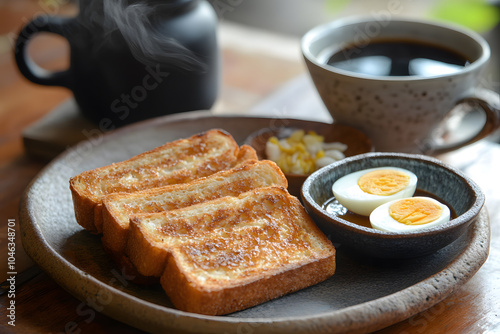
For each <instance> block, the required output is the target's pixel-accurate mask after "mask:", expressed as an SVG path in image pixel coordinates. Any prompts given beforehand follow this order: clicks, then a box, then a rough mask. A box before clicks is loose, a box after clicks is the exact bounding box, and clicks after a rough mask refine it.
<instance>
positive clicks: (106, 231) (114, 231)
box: [102, 160, 288, 255]
mask: <svg viewBox="0 0 500 334" xmlns="http://www.w3.org/2000/svg"><path fill="white" fill-rule="evenodd" d="M259 164H260V165H262V164H265V165H266V166H269V167H270V169H271V170H272V171H274V172H275V174H276V178H277V179H278V180H277V182H275V184H267V185H266V186H281V187H287V184H288V182H287V179H286V177H285V175H284V174H283V172H282V171H281V169H280V168H279V167H278V165H276V164H275V163H274V162H272V161H269V160H265V161H258V160H247V161H244V162H243V163H241V164H239V165H238V166H236V167H234V168H232V169H227V170H224V171H220V172H217V173H214V174H212V175H210V176H207V177H205V178H201V179H197V180H193V181H191V182H188V183H182V184H174V185H168V186H164V187H158V188H151V189H147V190H143V191H139V192H135V193H129V194H126V193H115V194H110V195H107V196H105V197H104V199H103V210H102V219H103V235H102V243H103V245H104V246H105V247H107V248H108V249H109V250H110V251H112V252H115V253H117V255H118V254H120V253H123V252H124V250H125V246H126V240H127V237H128V226H123V225H122V223H121V222H120V221H119V220H118V218H117V217H116V212H115V211H116V208H114V207H113V206H112V201H114V200H115V199H117V198H127V197H129V198H130V197H137V198H138V200H140V197H143V198H148V197H149V198H150V197H152V196H157V195H161V194H163V193H171V192H182V191H183V190H184V189H187V188H192V187H197V186H199V185H206V184H207V183H210V182H211V180H213V179H214V178H220V177H224V178H229V177H231V176H232V175H234V174H238V173H243V172H245V171H248V170H252V169H253V168H254V167H255V168H258V167H259ZM214 190H215V189H214ZM248 190H250V188H249V189H247V190H243V191H241V192H240V193H242V192H245V191H248ZM238 194H239V193H238ZM234 195H237V194H236V193H235V194H234ZM223 196H227V195H223ZM230 196H231V195H230ZM205 197H206V194H204V195H203V196H201V195H200V196H199V197H197V198H193V199H192V201H194V202H192V203H191V204H195V202H199V198H205ZM210 197H211V198H208V199H206V200H210V199H215V198H217V197H221V196H218V195H217V194H214V195H213V196H210ZM206 200H204V201H206ZM191 204H189V203H188V205H191ZM177 208H180V207H177ZM154 212H157V211H144V212H143V213H154Z"/></svg>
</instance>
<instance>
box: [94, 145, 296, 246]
mask: <svg viewBox="0 0 500 334" xmlns="http://www.w3.org/2000/svg"><path fill="white" fill-rule="evenodd" d="M252 150H253V149H252ZM268 186H277V187H284V188H286V187H287V180H286V177H285V175H284V174H283V172H282V171H281V169H280V168H279V167H278V166H277V165H276V164H275V163H274V162H272V161H269V160H263V161H257V160H247V161H245V162H244V163H242V164H240V165H239V166H238V167H235V168H232V169H229V170H225V171H220V172H218V173H215V174H212V175H210V176H208V177H205V178H201V179H198V180H194V181H191V182H188V183H183V184H176V185H169V186H165V187H158V188H153V189H148V190H143V191H140V192H135V193H131V194H124V193H117V194H110V195H107V196H105V197H104V199H103V204H104V205H103V207H104V209H103V211H102V218H103V221H104V224H103V229H102V231H103V237H102V242H103V244H104V245H105V246H106V247H107V248H108V249H109V250H111V251H113V252H115V253H123V252H124V250H125V246H126V242H127V238H128V230H129V220H130V216H131V215H133V214H138V213H154V212H161V211H166V210H173V209H179V208H183V207H187V206H190V205H193V204H197V203H201V202H205V201H208V200H213V199H216V198H219V197H223V196H237V195H239V194H241V193H244V192H246V191H249V190H252V189H255V188H259V187H268Z"/></svg>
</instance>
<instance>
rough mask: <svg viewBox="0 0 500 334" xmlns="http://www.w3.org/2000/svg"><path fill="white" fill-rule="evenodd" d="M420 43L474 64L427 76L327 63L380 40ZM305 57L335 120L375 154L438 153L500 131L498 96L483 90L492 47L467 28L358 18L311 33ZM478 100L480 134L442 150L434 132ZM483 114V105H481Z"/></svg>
mask: <svg viewBox="0 0 500 334" xmlns="http://www.w3.org/2000/svg"><path fill="white" fill-rule="evenodd" d="M391 39H392V40H414V41H418V42H420V43H426V44H429V45H440V46H442V47H443V48H447V49H451V50H456V51H457V52H459V53H461V54H463V55H464V56H465V57H466V58H467V59H469V60H470V64H468V65H466V66H464V67H463V68H461V69H460V70H458V71H456V72H453V73H448V74H439V75H432V74H431V75H429V76H425V77H424V76H410V75H407V76H379V75H373V74H366V73H357V72H354V71H348V70H344V69H341V68H338V67H334V66H332V65H328V64H327V61H328V59H329V57H330V56H331V55H332V54H334V53H335V52H339V51H341V50H343V49H345V48H346V47H348V46H353V45H354V46H355V47H356V48H363V47H365V46H366V45H368V44H369V43H371V42H373V41H377V40H391ZM301 47H302V53H303V56H304V59H305V62H306V64H307V67H308V70H309V73H310V76H311V78H312V80H313V82H314V84H315V86H316V89H317V91H318V93H319V95H320V97H321V99H322V100H323V103H324V104H325V106H326V107H327V109H328V111H329V112H330V114H331V115H332V117H333V119H334V121H335V122H339V123H343V124H347V125H351V126H353V127H356V128H358V129H360V130H362V131H363V132H365V133H366V134H367V135H368V136H369V137H370V138H371V139H372V141H373V143H374V145H375V149H376V150H377V151H393V152H410V153H425V154H438V153H444V152H448V151H451V150H454V149H457V148H459V147H463V146H465V145H468V144H471V143H473V142H475V141H477V140H479V139H482V138H484V137H486V136H487V135H489V134H491V133H492V132H493V131H495V130H496V129H498V128H499V127H500V112H499V110H498V109H499V104H500V98H499V95H498V94H496V93H494V92H492V91H488V90H485V89H482V88H478V81H479V78H480V74H481V71H482V70H483V69H484V67H485V65H486V64H487V62H488V60H489V58H490V48H489V46H488V43H487V42H486V41H485V40H484V39H483V38H482V37H481V36H480V35H478V34H476V33H474V32H472V31H469V30H467V29H465V28H462V27H459V26H455V25H449V24H442V23H433V22H427V21H421V20H410V19H400V18H385V19H379V20H377V19H375V18H373V17H354V18H347V19H341V20H338V21H334V22H331V23H328V24H325V25H322V26H318V27H316V28H313V29H312V30H310V31H309V32H308V33H306V34H305V35H304V37H303V38H302V43H301ZM461 103H473V104H476V105H478V106H479V107H481V109H483V110H484V112H485V114H486V121H485V124H484V126H483V127H482V129H480V130H479V131H478V132H477V133H476V134H474V135H472V136H470V137H469V138H466V139H465V140H461V141H459V142H455V143H451V144H447V145H438V144H437V143H436V141H435V139H434V135H435V133H436V132H437V130H439V127H443V126H444V125H443V123H445V120H446V118H447V116H448V115H449V114H450V111H451V110H452V109H453V108H454V107H455V106H457V105H459V104H461ZM476 109H477V108H476Z"/></svg>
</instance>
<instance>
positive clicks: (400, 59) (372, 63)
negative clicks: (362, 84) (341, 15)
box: [327, 40, 470, 77]
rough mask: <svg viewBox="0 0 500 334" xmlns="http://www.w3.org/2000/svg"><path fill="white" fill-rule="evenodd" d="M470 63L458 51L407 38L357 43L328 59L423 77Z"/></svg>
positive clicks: (347, 66) (356, 68) (355, 68)
mask: <svg viewBox="0 0 500 334" xmlns="http://www.w3.org/2000/svg"><path fill="white" fill-rule="evenodd" d="M469 63H470V62H469V60H468V59H467V58H466V57H464V56H463V55H461V54H459V53H458V52H456V51H453V50H450V49H446V48H443V47H440V46H438V45H431V44H424V43H420V42H418V41H407V40H384V41H374V42H372V43H370V44H367V45H363V46H356V45H353V46H351V47H348V48H345V49H343V50H342V51H340V52H337V53H335V54H334V55H333V56H331V57H330V58H329V59H328V61H327V64H328V65H331V66H334V67H337V68H340V69H343V70H347V71H351V72H356V73H363V74H369V75H376V76H422V77H430V76H435V75H443V74H449V73H454V72H457V71H459V70H460V69H462V68H463V67H464V66H466V65H467V64H469Z"/></svg>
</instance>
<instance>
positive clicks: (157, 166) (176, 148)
mask: <svg viewBox="0 0 500 334" xmlns="http://www.w3.org/2000/svg"><path fill="white" fill-rule="evenodd" d="M250 149H251V148H250ZM250 149H249V148H248V147H245V148H244V149H243V150H240V149H239V147H238V144H237V143H236V142H235V141H234V139H233V138H232V137H231V135H229V134H227V133H225V132H223V131H220V130H210V131H207V132H205V133H202V134H198V135H194V136H192V137H190V138H186V139H179V140H176V141H173V142H169V143H166V144H165V145H163V146H160V147H157V148H155V149H153V150H150V151H147V152H144V153H142V154H139V155H137V156H134V157H132V158H131V159H129V160H126V161H122V162H119V163H114V164H111V165H109V166H104V167H100V168H96V169H93V170H90V171H86V172H83V173H81V174H79V175H77V176H75V177H73V178H71V179H70V189H71V194H72V196H73V204H74V208H75V216H76V220H77V222H78V224H80V225H81V226H83V227H84V228H85V229H87V230H89V231H90V232H92V233H101V232H102V213H101V211H102V198H103V196H105V195H107V194H111V193H117V192H125V193H130V192H135V191H140V190H144V189H149V188H154V187H161V186H165V185H169V184H178V183H185V182H189V181H192V180H194V179H197V178H200V177H205V176H208V175H211V174H213V173H216V172H218V171H221V170H225V169H229V168H232V167H233V166H235V165H237V164H240V163H241V162H242V161H243V159H246V158H247V157H249V156H251V155H252V152H251V150H250ZM240 151H243V152H240Z"/></svg>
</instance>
